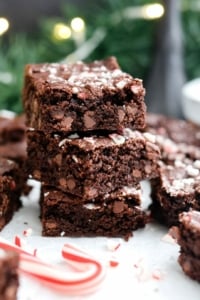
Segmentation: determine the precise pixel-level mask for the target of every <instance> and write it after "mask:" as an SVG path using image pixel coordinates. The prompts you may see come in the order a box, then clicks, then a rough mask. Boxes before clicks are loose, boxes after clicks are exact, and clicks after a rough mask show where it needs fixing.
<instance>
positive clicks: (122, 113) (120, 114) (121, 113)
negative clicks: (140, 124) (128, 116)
mask: <svg viewBox="0 0 200 300" xmlns="http://www.w3.org/2000/svg"><path fill="white" fill-rule="evenodd" d="M124 117H125V112H124V111H123V110H122V109H118V118H119V121H120V122H122V121H123V120H124Z"/></svg>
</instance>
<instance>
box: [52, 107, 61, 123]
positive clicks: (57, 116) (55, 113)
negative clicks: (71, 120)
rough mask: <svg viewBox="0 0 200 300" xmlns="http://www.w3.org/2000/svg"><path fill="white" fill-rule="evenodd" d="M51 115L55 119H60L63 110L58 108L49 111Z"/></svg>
mask: <svg viewBox="0 0 200 300" xmlns="http://www.w3.org/2000/svg"><path fill="white" fill-rule="evenodd" d="M50 115H51V117H52V118H53V119H55V120H58V121H59V120H62V119H63V117H64V111H62V110H60V109H56V110H53V111H51V113H50Z"/></svg>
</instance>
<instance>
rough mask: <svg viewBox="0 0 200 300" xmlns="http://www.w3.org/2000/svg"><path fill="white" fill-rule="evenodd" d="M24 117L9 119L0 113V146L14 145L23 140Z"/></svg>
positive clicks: (24, 133) (24, 130)
mask: <svg viewBox="0 0 200 300" xmlns="http://www.w3.org/2000/svg"><path fill="white" fill-rule="evenodd" d="M25 135H26V125H25V115H24V114H21V115H16V116H13V117H12V118H11V117H6V116H5V115H4V116H1V113H0V145H1V144H6V143H16V142H20V141H22V140H24V139H25Z"/></svg>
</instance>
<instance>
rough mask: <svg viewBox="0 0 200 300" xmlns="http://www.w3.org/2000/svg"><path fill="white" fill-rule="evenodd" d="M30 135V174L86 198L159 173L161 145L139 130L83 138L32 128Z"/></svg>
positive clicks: (125, 130) (132, 183) (28, 134)
mask: <svg viewBox="0 0 200 300" xmlns="http://www.w3.org/2000/svg"><path fill="white" fill-rule="evenodd" d="M27 136H28V157H29V168H28V173H29V174H30V175H31V176H32V177H33V178H34V179H36V180H39V181H42V182H43V183H45V184H46V185H52V186H56V187H57V188H59V189H61V190H63V191H64V192H69V193H71V194H74V195H77V196H80V197H82V198H85V199H91V198H95V197H97V196H99V195H104V194H106V193H108V192H110V191H113V190H115V189H117V188H120V187H122V186H132V185H134V184H135V183H138V182H140V181H141V180H143V179H150V178H153V177H156V176H157V175H158V171H157V168H158V163H157V161H158V158H159V155H160V152H159V148H158V147H157V146H156V145H155V144H154V143H153V141H152V140H153V139H152V136H149V135H148V136H147V137H146V135H145V134H142V133H141V132H139V131H132V130H130V129H127V128H126V129H124V130H123V131H122V132H121V134H116V133H113V134H109V135H107V136H106V135H104V136H97V135H94V134H92V135H91V136H88V137H81V136H80V135H79V136H78V135H70V136H63V135H62V134H60V135H58V134H56V135H52V136H50V135H46V134H45V133H43V132H39V131H36V130H33V131H32V130H31V131H28V133H27Z"/></svg>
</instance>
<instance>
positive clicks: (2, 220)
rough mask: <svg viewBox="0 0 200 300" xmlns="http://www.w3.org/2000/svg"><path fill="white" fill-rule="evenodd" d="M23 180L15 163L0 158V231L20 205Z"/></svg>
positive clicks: (22, 175)
mask: <svg viewBox="0 0 200 300" xmlns="http://www.w3.org/2000/svg"><path fill="white" fill-rule="evenodd" d="M25 179H26V176H25V175H24V172H23V170H21V168H20V167H19V165H18V164H17V163H16V162H14V161H12V160H8V159H5V158H0V230H2V229H3V227H4V226H5V225H6V224H7V223H8V222H9V221H10V220H11V219H12V217H13V214H14V213H15V211H17V210H18V209H19V208H20V207H21V205H22V203H21V200H20V196H21V194H22V191H23V188H24V185H25V182H26V181H25Z"/></svg>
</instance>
